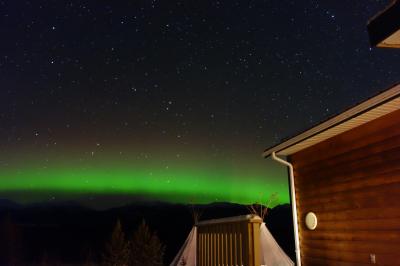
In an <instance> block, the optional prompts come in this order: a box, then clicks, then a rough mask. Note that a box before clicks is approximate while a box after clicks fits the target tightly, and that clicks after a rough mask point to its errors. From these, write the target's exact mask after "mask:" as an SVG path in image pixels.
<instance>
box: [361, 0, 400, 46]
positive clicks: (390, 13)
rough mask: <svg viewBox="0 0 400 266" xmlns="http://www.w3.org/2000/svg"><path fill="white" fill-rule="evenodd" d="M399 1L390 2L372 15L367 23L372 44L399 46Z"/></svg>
mask: <svg viewBox="0 0 400 266" xmlns="http://www.w3.org/2000/svg"><path fill="white" fill-rule="evenodd" d="M399 17H400V1H399V0H394V1H392V3H391V4H390V5H389V6H388V7H387V8H385V9H384V10H383V11H381V12H379V13H378V14H377V15H376V16H374V17H373V18H372V19H371V20H370V21H369V22H368V25H367V28H368V32H369V37H370V42H371V45H372V46H377V47H387V48H400V20H399Z"/></svg>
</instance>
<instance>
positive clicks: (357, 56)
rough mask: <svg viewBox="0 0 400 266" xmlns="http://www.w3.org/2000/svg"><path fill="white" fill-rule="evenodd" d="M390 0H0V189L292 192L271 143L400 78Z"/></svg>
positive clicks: (194, 199) (133, 194)
mask: <svg viewBox="0 0 400 266" xmlns="http://www.w3.org/2000/svg"><path fill="white" fill-rule="evenodd" d="M386 2H387V1H375V0H368V1H362V2H360V1H350V0H348V1H347V0H346V1H340V2H338V1H324V2H318V1H312V0H310V1H289V0H288V1H286V0H285V1H247V2H241V1H183V2H181V1H173V2H170V1H156V0H152V1H147V0H146V1H144V0H143V1H108V2H105V1H95V0H84V1H64V0H62V1H59V0H51V1H47V0H46V1H45V0H39V1H22V0H21V1H19V0H18V1H11V0H10V1H0V34H1V40H2V41H1V42H0V198H7V199H12V200H15V201H17V202H22V203H32V202H41V201H57V200H72V201H74V200H76V201H82V202H87V201H90V202H92V205H96V204H101V203H100V202H99V198H102V199H103V197H108V198H109V199H110V201H118V199H117V198H118V197H120V196H121V197H122V196H123V199H121V200H119V201H120V202H119V203H118V204H124V203H129V201H132V200H136V199H138V198H140V199H144V200H161V201H168V202H180V203H189V202H191V203H210V202H214V201H227V202H235V203H243V204H248V203H253V202H259V201H262V200H265V199H266V198H268V196H270V195H271V194H273V193H277V194H278V198H279V201H277V202H276V204H278V203H287V202H289V192H288V184H287V176H286V169H285V168H284V167H282V166H280V165H278V164H276V163H274V162H271V161H270V160H264V159H262V158H261V152H262V151H263V150H264V148H266V147H268V146H271V145H272V144H275V143H277V142H279V141H280V140H281V139H283V138H286V137H288V136H290V135H293V134H295V133H297V132H299V131H301V130H304V129H305V128H308V127H309V126H311V125H314V124H316V123H318V122H319V121H321V120H323V119H325V118H327V117H329V116H331V115H333V114H335V113H338V112H340V111H342V110H343V109H344V108H346V107H349V106H350V105H353V104H355V103H357V102H359V101H361V100H363V99H365V98H367V97H369V96H371V95H373V94H375V93H376V92H378V91H381V90H383V89H384V88H386V87H389V86H390V85H391V84H393V83H394V82H397V81H398V77H399V76H400V65H399V64H400V63H399V62H400V58H399V55H398V54H396V53H388V52H387V51H386V50H379V49H372V48H371V47H370V46H369V43H368V35H367V33H366V27H365V25H366V22H367V21H368V19H369V18H370V17H371V16H373V15H374V14H376V13H377V12H378V11H379V10H381V9H382V8H383V7H384V6H385V5H386ZM349 10H352V12H351V14H350V13H349ZM350 59H351V60H350ZM371 77H373V78H371ZM115 199H117V200H115Z"/></svg>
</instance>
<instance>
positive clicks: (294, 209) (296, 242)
mask: <svg viewBox="0 0 400 266" xmlns="http://www.w3.org/2000/svg"><path fill="white" fill-rule="evenodd" d="M271 157H272V159H273V160H274V161H277V162H279V163H281V164H284V165H286V166H287V167H289V179H290V192H291V198H292V216H293V229H294V247H295V251H296V265H297V266H301V260H300V245H299V227H298V225H297V207H296V191H295V187H294V174H293V165H292V164H291V163H289V162H287V161H285V160H282V159H281V158H279V157H278V156H276V154H275V152H272V154H271Z"/></svg>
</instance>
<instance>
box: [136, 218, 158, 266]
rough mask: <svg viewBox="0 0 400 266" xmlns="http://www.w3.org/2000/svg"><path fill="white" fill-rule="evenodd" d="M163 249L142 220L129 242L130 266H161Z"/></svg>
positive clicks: (154, 234)
mask: <svg viewBox="0 0 400 266" xmlns="http://www.w3.org/2000/svg"><path fill="white" fill-rule="evenodd" d="M164 251H165V247H164V245H163V244H162V243H161V241H160V239H159V238H158V236H157V234H156V233H153V232H151V231H150V229H149V227H148V226H147V225H146V222H145V221H144V220H143V221H142V223H141V224H140V225H139V227H138V229H137V230H136V232H135V233H134V234H133V238H132V240H131V242H130V259H129V265H131V266H162V265H163V257H164Z"/></svg>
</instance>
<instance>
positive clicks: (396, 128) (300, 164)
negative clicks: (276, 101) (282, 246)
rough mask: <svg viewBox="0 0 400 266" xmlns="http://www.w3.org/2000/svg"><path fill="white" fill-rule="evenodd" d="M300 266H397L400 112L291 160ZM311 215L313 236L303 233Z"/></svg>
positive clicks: (399, 257) (399, 258)
mask: <svg viewBox="0 0 400 266" xmlns="http://www.w3.org/2000/svg"><path fill="white" fill-rule="evenodd" d="M289 160H290V161H291V162H292V163H293V165H294V175H295V186H296V202H297V208H298V223H299V235H300V249H301V257H302V262H303V264H304V265H324V266H325V265H346V266H347V265H371V264H372V259H371V256H375V260H376V264H375V265H400V111H396V112H393V113H391V114H388V115H386V116H384V117H381V118H379V119H376V120H374V121H371V122H369V123H367V124H364V125H362V126H360V127H358V128H355V129H352V130H350V131H347V132H345V133H342V134H340V135H338V136H336V137H333V138H331V139H328V140H326V141H324V142H322V143H319V144H317V145H315V146H313V147H310V148H308V149H305V150H303V151H300V152H297V153H295V154H293V155H292V156H290V157H289ZM310 211H312V212H314V213H315V214H316V215H317V218H318V226H317V228H316V230H314V231H310V230H308V229H307V228H306V227H305V224H304V217H305V215H306V214H307V213H308V212H310Z"/></svg>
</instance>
